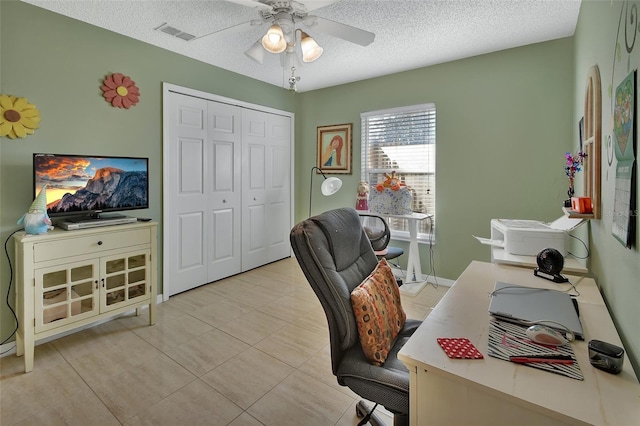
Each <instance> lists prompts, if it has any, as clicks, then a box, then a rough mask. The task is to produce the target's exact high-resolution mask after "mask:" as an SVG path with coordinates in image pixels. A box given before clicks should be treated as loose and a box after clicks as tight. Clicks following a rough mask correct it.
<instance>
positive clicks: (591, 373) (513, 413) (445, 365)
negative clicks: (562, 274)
mask: <svg viewBox="0 0 640 426" xmlns="http://www.w3.org/2000/svg"><path fill="white" fill-rule="evenodd" d="M570 278H571V282H573V283H575V284H576V286H577V288H578V290H579V291H580V293H581V296H580V297H579V298H578V303H579V307H580V315H581V321H582V325H583V329H584V332H585V337H586V340H585V341H576V342H573V343H572V345H573V349H574V352H575V354H576V358H577V360H578V364H579V365H580V369H581V370H582V373H583V375H584V380H583V381H579V380H574V379H571V378H568V377H565V376H561V375H556V374H552V373H549V372H546V371H541V370H537V369H534V368H531V367H527V366H525V365H519V364H514V363H510V362H508V361H502V360H499V359H496V358H492V357H490V356H489V355H488V351H487V338H488V333H489V314H488V307H489V293H490V292H491V291H492V290H493V288H494V285H495V282H496V280H499V281H504V282H509V283H514V284H521V285H526V286H531V287H542V288H556V289H557V288H562V289H565V288H566V287H567V286H568V285H567V284H560V285H558V284H554V283H552V282H550V281H547V280H543V279H540V278H538V277H535V276H534V275H533V274H532V273H531V271H530V270H528V269H524V268H518V267H512V266H506V265H499V264H492V263H484V262H475V261H474V262H472V263H471V264H470V265H469V267H467V269H466V270H465V271H464V273H463V274H462V275H461V276H460V277H459V278H458V280H457V281H456V283H455V284H454V285H453V286H452V287H451V288H450V289H449V291H448V292H447V294H446V295H445V296H444V297H443V298H442V300H441V301H440V303H438V305H437V306H436V307H435V309H434V310H433V311H432V312H431V313H430V314H429V316H428V317H427V318H426V320H425V321H424V322H423V324H422V325H421V326H420V328H419V329H418V330H417V331H416V332H415V334H414V335H413V336H412V337H411V339H409V341H408V342H407V343H406V344H405V346H404V347H403V348H402V349H401V350H400V353H399V354H398V357H399V358H400V359H401V360H402V361H403V362H404V363H405V365H406V366H407V368H408V369H409V372H410V385H409V386H410V395H409V403H410V421H411V425H414V426H416V425H427V424H429V425H445V424H448V425H462V424H468V425H474V426H477V425H492V426H495V425H545V426H547V425H556V424H565V425H566V424H596V425H637V424H639V423H640V384H638V380H637V379H636V376H635V375H634V373H633V369H632V367H631V364H630V362H629V359H628V358H627V357H626V354H625V360H624V368H623V371H622V372H621V373H620V374H618V375H612V374H609V373H606V372H604V371H601V370H598V369H596V368H594V367H592V366H591V364H590V363H589V357H588V351H587V342H588V340H591V339H598V340H603V341H606V342H610V343H613V344H615V345H618V346H622V344H621V342H620V338H619V336H618V333H617V331H616V329H615V327H614V325H613V322H612V321H611V318H610V316H609V314H608V311H607V308H606V306H605V304H604V302H603V300H602V296H601V295H600V292H599V291H598V289H597V287H596V284H595V281H594V280H593V279H590V278H585V277H578V276H572V277H570ZM438 337H467V338H469V339H470V340H471V342H472V343H473V344H474V345H475V346H476V347H477V348H478V349H479V350H480V352H482V353H483V355H484V359H481V360H462V359H450V358H448V357H447V355H446V354H445V352H444V351H443V350H442V348H441V347H440V346H439V345H438V343H437V342H436V338H438Z"/></svg>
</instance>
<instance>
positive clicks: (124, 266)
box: [101, 250, 150, 311]
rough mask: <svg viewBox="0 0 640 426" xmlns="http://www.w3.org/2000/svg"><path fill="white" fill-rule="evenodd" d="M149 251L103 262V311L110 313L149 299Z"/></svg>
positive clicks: (105, 259)
mask: <svg viewBox="0 0 640 426" xmlns="http://www.w3.org/2000/svg"><path fill="white" fill-rule="evenodd" d="M149 254H150V251H149V250H143V251H138V252H134V253H127V254H124V255H119V256H111V257H107V258H104V259H103V260H102V268H103V271H104V276H103V278H102V281H103V283H102V290H103V295H104V297H103V298H102V303H101V310H103V311H109V310H112V309H116V308H119V307H121V306H123V305H127V304H130V303H135V302H138V301H140V300H143V299H145V298H148V297H149V261H148V259H149Z"/></svg>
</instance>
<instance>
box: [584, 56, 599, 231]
mask: <svg viewBox="0 0 640 426" xmlns="http://www.w3.org/2000/svg"><path fill="white" fill-rule="evenodd" d="M582 150H583V152H584V153H585V154H587V157H586V158H585V159H584V165H583V170H584V196H585V197H591V202H592V204H593V216H592V217H593V219H600V215H601V201H600V170H601V163H600V154H601V152H602V98H601V90H600V70H599V69H598V66H597V65H594V66H592V67H591V68H590V69H589V72H588V74H587V86H586V93H585V97H584V141H583V146H582Z"/></svg>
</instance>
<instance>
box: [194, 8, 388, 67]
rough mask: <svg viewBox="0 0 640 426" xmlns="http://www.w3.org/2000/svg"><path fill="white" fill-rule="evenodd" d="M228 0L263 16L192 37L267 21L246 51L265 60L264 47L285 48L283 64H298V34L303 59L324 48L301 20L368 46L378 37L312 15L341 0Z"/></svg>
mask: <svg viewBox="0 0 640 426" xmlns="http://www.w3.org/2000/svg"><path fill="white" fill-rule="evenodd" d="M226 1H228V2H230V3H236V4H239V5H242V6H247V7H250V8H253V9H256V10H257V11H258V13H259V15H260V19H257V20H252V21H249V22H244V23H242V24H239V25H235V26H233V27H228V28H224V29H221V30H217V31H214V32H211V33H209V34H204V35H201V36H199V37H194V38H193V39H192V40H197V39H200V38H203V37H208V36H211V35H213V34H216V33H220V32H222V31H226V30H229V29H231V28H235V29H236V30H237V29H241V27H244V26H246V27H250V26H254V25H261V24H265V23H268V24H270V27H269V29H268V30H267V33H266V34H265V35H264V36H263V37H261V38H260V39H259V40H258V41H256V43H254V44H253V46H251V47H250V48H249V49H248V50H247V51H246V52H245V54H246V55H247V56H248V57H249V58H251V59H253V60H254V61H256V62H259V63H262V59H263V57H264V51H267V52H270V53H275V54H279V53H283V52H284V53H286V55H285V56H284V57H281V59H282V65H283V66H284V67H286V68H289V67H292V66H295V58H296V57H295V47H296V45H297V39H298V35H299V37H300V48H301V51H302V60H303V61H304V62H312V61H315V60H316V59H318V58H319V57H320V55H322V53H323V51H324V49H323V48H322V47H320V46H319V45H318V43H317V42H316V41H315V40H314V39H313V38H312V37H311V36H309V34H307V33H306V32H305V31H303V30H302V29H301V28H299V27H298V25H299V24H300V23H301V24H303V25H304V26H305V27H306V28H308V29H309V31H316V30H317V31H320V32H324V33H326V34H329V35H331V36H334V37H337V38H340V39H343V40H346V41H349V42H351V43H355V44H359V45H361V46H368V45H369V44H371V43H372V42H373V40H374V39H375V34H374V33H372V32H369V31H365V30H362V29H360V28H355V27H352V26H350V25H346V24H343V23H340V22H336V21H332V20H330V19H326V18H322V17H320V16H315V15H309V12H310V11H312V10H315V9H318V8H321V7H324V6H327V5H330V4H332V3H336V2H337V1H339V0H312V1H309V2H308V5H305V4H303V3H301V2H298V1H294V0H226ZM287 65H288V66H287Z"/></svg>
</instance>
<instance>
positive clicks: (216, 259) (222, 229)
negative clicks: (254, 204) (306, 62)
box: [207, 101, 242, 281]
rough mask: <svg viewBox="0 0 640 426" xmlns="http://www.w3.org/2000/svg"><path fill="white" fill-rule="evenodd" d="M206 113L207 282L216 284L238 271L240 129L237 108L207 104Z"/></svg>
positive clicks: (239, 116)
mask: <svg viewBox="0 0 640 426" xmlns="http://www.w3.org/2000/svg"><path fill="white" fill-rule="evenodd" d="M208 111H209V115H208V123H207V124H208V134H207V137H208V139H209V152H210V157H209V158H208V162H207V163H208V165H209V171H208V176H209V177H210V185H209V186H208V187H209V189H210V190H209V197H208V203H209V204H208V205H209V212H210V216H209V222H210V227H209V230H210V233H209V235H208V243H209V258H208V260H209V268H208V280H209V281H215V280H219V279H221V278H225V277H228V276H230V275H234V274H237V273H239V272H240V271H241V264H242V262H241V256H242V253H241V249H240V247H241V235H242V230H241V227H240V224H241V215H242V197H241V193H242V187H241V185H240V181H241V178H242V175H241V172H240V169H241V160H242V144H241V138H242V126H241V109H240V108H239V107H235V106H232V105H227V104H222V103H219V102H213V101H210V102H209V105H208Z"/></svg>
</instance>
